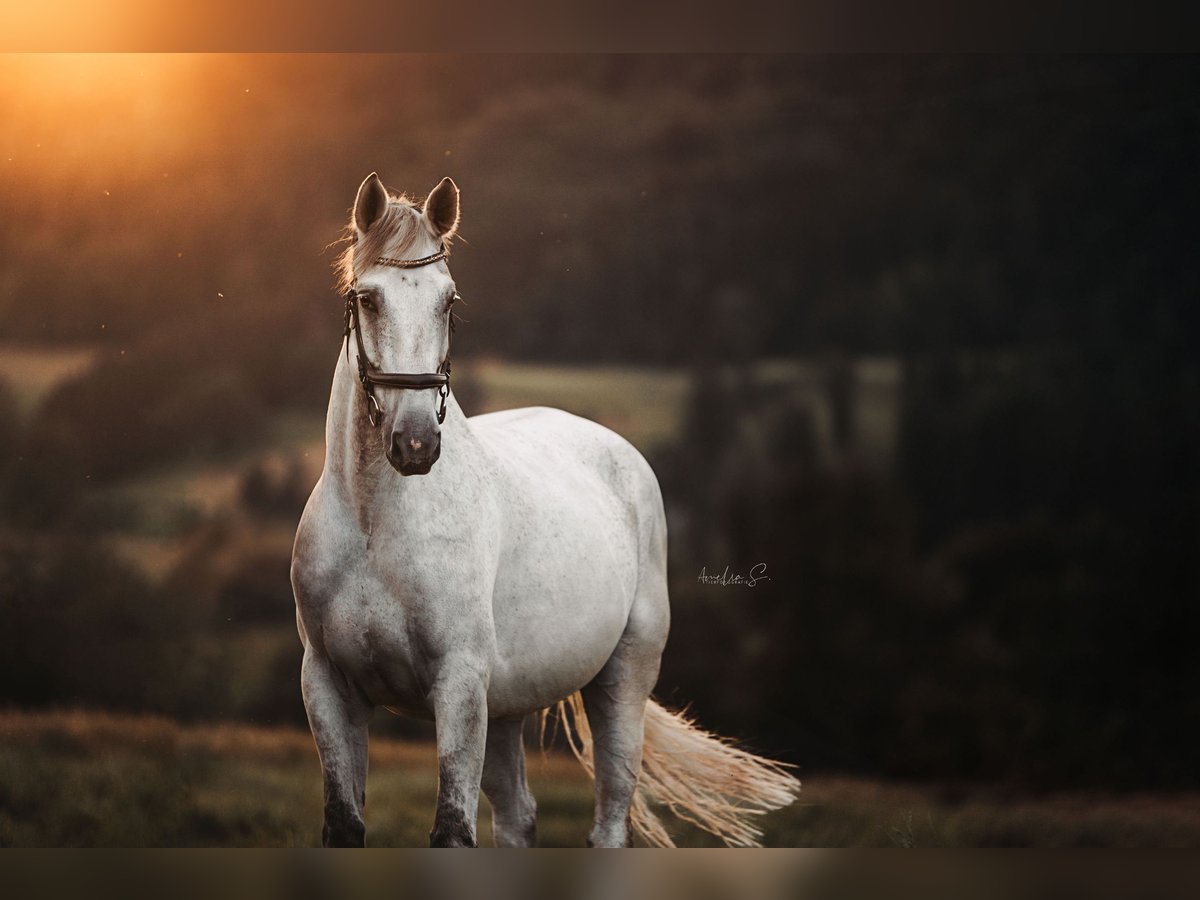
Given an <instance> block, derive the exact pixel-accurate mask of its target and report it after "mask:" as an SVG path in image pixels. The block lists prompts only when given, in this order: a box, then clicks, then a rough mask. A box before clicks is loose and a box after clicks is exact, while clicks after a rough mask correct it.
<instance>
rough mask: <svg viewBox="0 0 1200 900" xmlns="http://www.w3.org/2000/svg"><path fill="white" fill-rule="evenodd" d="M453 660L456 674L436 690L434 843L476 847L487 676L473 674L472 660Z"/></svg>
mask: <svg viewBox="0 0 1200 900" xmlns="http://www.w3.org/2000/svg"><path fill="white" fill-rule="evenodd" d="M460 662H462V663H464V664H463V665H455V664H448V665H445V666H444V670H445V671H447V672H450V673H453V675H452V677H450V678H446V679H438V681H437V682H436V685H435V687H434V689H433V691H432V692H431V693H432V701H433V715H434V721H435V723H436V726H437V752H438V799H437V812H436V814H435V815H434V819H433V831H431V832H430V833H429V846H431V847H474V846H475V820H476V818H477V817H478V815H479V788H480V783H481V781H482V779H483V758H484V751H485V744H486V741H487V730H488V721H487V687H486V679H485V678H483V677H480V676H479V675H477V674H470V673H471V670H472V668H473V667H472V666H471V665H470V661H460Z"/></svg>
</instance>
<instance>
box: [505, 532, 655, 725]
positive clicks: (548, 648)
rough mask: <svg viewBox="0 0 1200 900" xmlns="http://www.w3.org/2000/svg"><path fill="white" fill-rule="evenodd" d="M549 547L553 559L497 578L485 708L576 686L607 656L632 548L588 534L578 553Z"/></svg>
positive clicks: (623, 607) (621, 610)
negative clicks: (491, 662) (493, 642)
mask: <svg viewBox="0 0 1200 900" xmlns="http://www.w3.org/2000/svg"><path fill="white" fill-rule="evenodd" d="M556 549H557V550H558V551H559V552H558V553H557V554H555V559H556V561H557V564H556V565H553V566H546V565H542V566H540V567H532V566H529V565H524V566H520V565H518V566H515V567H513V568H512V569H508V570H505V569H502V570H501V572H502V573H504V572H506V571H507V572H508V573H510V574H507V575H503V574H502V576H501V577H500V578H498V579H497V584H496V591H495V594H494V596H493V603H492V608H493V616H494V621H495V629H496V662H495V666H494V668H493V673H492V685H491V689H490V691H489V694H488V707H489V713H490V714H491V715H512V714H517V713H522V712H529V711H532V710H536V709H541V708H543V707H546V706H549V705H551V704H553V703H556V702H557V701H559V700H561V699H562V698H564V697H566V696H568V695H569V694H571V693H573V692H575V691H577V690H579V689H580V688H581V687H583V686H584V685H585V684H587V683H588V682H589V681H591V680H592V678H594V677H595V676H596V674H597V673H598V672H599V671H600V669H601V668H602V667H603V666H604V664H605V663H606V662H607V661H608V659H609V657H610V656H612V653H613V650H614V649H615V648H616V646H617V643H618V642H619V641H620V639H621V635H622V633H623V632H624V630H625V626H626V623H627V622H628V620H629V612H630V608H631V605H632V600H633V590H632V588H633V585H634V584H635V583H636V574H635V572H634V567H635V566H636V554H634V555H633V556H632V558H631V557H630V554H629V553H627V552H622V549H623V548H620V547H617V546H612V545H599V546H598V545H597V544H596V542H595V541H594V540H590V541H588V543H587V544H586V545H585V546H583V547H582V548H580V550H579V551H578V552H567V553H563V552H561V551H562V548H561V547H559V548H556ZM518 572H523V573H524V575H517V574H516V573H518Z"/></svg>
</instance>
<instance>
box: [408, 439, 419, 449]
mask: <svg viewBox="0 0 1200 900" xmlns="http://www.w3.org/2000/svg"><path fill="white" fill-rule="evenodd" d="M408 446H410V447H412V448H413V449H414V450H420V449H421V446H422V445H421V442H420V441H418V440H417V439H416V438H413V439H412V440H411V441H409V442H408Z"/></svg>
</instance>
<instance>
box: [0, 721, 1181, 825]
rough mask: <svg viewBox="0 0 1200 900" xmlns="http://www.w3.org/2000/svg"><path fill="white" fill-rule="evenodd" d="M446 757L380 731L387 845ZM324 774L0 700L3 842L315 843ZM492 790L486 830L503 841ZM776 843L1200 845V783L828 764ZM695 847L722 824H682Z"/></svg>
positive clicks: (304, 752)
mask: <svg viewBox="0 0 1200 900" xmlns="http://www.w3.org/2000/svg"><path fill="white" fill-rule="evenodd" d="M529 769H530V783H531V787H532V789H533V792H534V794H535V796H536V797H537V798H538V805H539V814H538V831H539V835H540V841H541V844H542V845H543V846H582V845H583V843H584V838H585V836H586V834H587V829H588V825H589V822H590V819H591V808H592V797H591V784H590V783H589V782H588V780H587V778H586V777H585V776H584V774H583V772H582V770H581V769H580V768H579V767H578V766H577V765H576V763H575V762H574V760H573V759H570V758H567V757H564V756H560V755H557V754H548V755H547V756H545V757H543V756H542V755H540V754H539V753H538V752H536V751H531V753H530V764H529ZM435 790H436V762H435V758H434V753H433V748H432V747H431V746H429V745H427V744H423V743H413V742H403V741H396V740H380V739H376V740H374V741H373V742H372V746H371V774H370V778H369V782H368V788H367V815H366V818H367V840H368V844H369V845H371V846H418V847H419V846H425V845H426V843H427V841H428V832H429V827H430V824H431V820H432V816H433V807H434V797H435ZM320 819H321V783H320V772H319V768H318V765H317V758H316V752H315V750H314V749H313V745H312V740H311V738H310V737H309V736H308V734H307V733H305V732H302V731H297V730H287V729H279V730H269V729H260V728H253V727H249V726H235V725H220V726H212V727H183V726H179V725H177V724H175V723H172V722H170V721H168V720H165V719H158V718H152V717H134V716H115V715H106V714H100V713H83V712H73V713H23V712H9V713H4V714H0V845H4V846H43V847H45V846H83V847H133V846H136V847H142V846H218V847H245V846H256V847H258V846H262V847H268V846H269V847H288V846H311V845H314V844H316V843H317V842H318V841H319V834H320ZM488 819H489V813H488V810H487V804H486V801H485V802H483V803H481V817H480V843H481V844H483V845H489V844H490V843H491V834H490V828H489V826H488ZM765 825H766V843H767V845H768V846H777V847H778V846H801V847H804V846H807V847H843V846H860V847H861V846H869V847H938V846H948V847H980V846H985V847H987V846H1020V847H1076V846H1097V847H1157V846H1186V847H1195V846H1198V845H1200V797H1197V796H1196V795H1194V794H1183V795H1174V796H1170V795H1148V794H1140V795H1125V796H1103V795H1054V796H1043V797H1005V796H1004V795H1002V794H998V793H994V792H988V791H978V792H975V793H969V794H967V795H965V796H954V797H951V796H950V795H949V794H948V793H946V792H944V791H942V790H940V789H939V788H938V787H937V786H928V785H926V786H922V785H902V784H892V783H887V782H881V781H871V780H866V779H856V778H834V777H823V776H820V775H814V776H811V777H808V778H806V780H805V788H804V793H803V795H802V797H801V799H800V801H799V802H798V803H796V804H795V805H794V806H792V807H791V808H790V809H788V810H784V811H781V812H779V813H775V814H773V815H771V816H769V817H768V818H767V819H766V821H765ZM672 830H673V831H674V832H675V834H676V836H677V839H678V841H679V843H680V844H681V845H691V846H695V845H709V844H711V843H712V842H711V841H710V840H708V839H707V837H706V836H704V835H700V834H697V833H696V832H695V831H694V830H691V829H688V828H686V827H683V826H679V825H677V824H673V826H672Z"/></svg>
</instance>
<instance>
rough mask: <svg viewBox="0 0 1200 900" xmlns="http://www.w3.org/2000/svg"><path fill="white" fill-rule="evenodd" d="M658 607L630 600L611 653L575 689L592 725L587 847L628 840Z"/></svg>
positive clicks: (654, 669)
mask: <svg viewBox="0 0 1200 900" xmlns="http://www.w3.org/2000/svg"><path fill="white" fill-rule="evenodd" d="M664 608H665V607H663V606H661V605H659V604H656V603H651V602H642V603H637V602H635V604H634V611H633V614H632V615H631V616H630V620H629V624H628V625H627V626H626V627H625V633H624V634H623V635H622V636H621V640H620V642H619V643H618V644H617V648H616V650H614V651H613V655H612V656H611V657H609V660H608V662H606V663H605V664H604V668H603V669H601V670H600V673H599V674H598V675H597V676H596V677H595V678H594V679H592V681H591V682H589V683H588V684H587V686H585V687H584V688H583V690H582V691H581V692H580V693H581V694H582V695H583V705H584V709H585V711H586V712H587V717H588V724H589V725H590V726H591V729H592V752H593V759H594V761H595V768H596V812H595V818H594V820H593V822H592V830H591V833H590V834H589V835H588V846H589V847H627V846H630V845H631V843H632V830H631V827H630V822H629V807H630V805H631V804H632V803H633V794H634V791H636V790H637V780H638V773H639V772H641V770H642V739H643V727H644V721H645V714H646V701H647V700H648V699H649V697H650V691H651V690H653V688H654V683H655V682H656V681H657V680H658V668H659V663H660V660H661V657H662V649H663V645H664V644H665V643H666V627H667V625H666V620H665V618H664V616H663V615H662V610H663V609H664Z"/></svg>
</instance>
